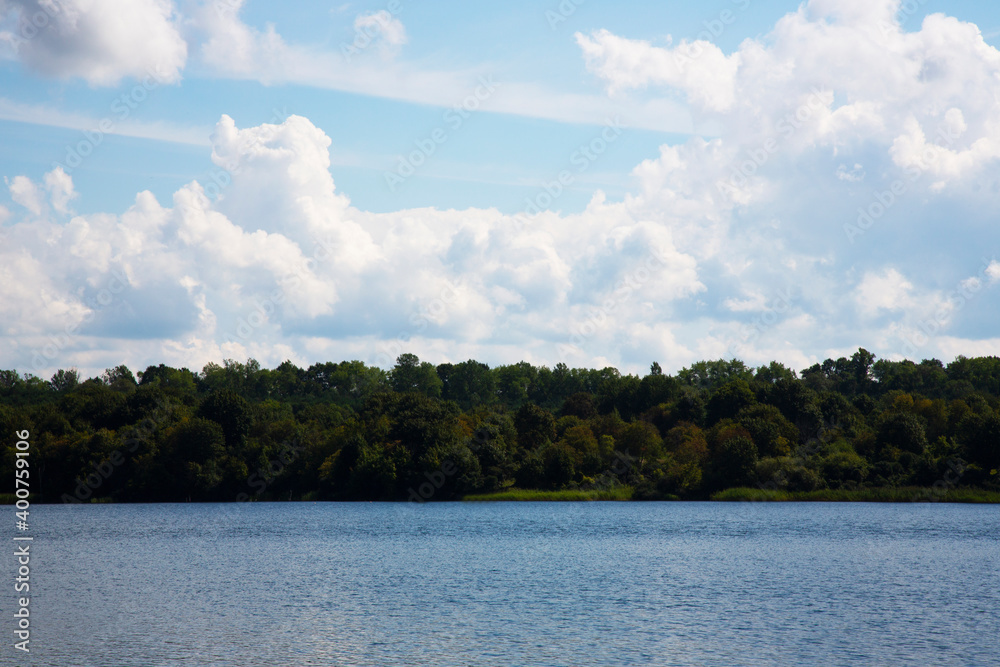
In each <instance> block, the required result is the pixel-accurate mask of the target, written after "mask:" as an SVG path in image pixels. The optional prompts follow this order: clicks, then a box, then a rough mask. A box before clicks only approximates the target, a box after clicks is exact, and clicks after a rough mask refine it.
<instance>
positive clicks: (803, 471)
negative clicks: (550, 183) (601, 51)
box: [0, 349, 1000, 502]
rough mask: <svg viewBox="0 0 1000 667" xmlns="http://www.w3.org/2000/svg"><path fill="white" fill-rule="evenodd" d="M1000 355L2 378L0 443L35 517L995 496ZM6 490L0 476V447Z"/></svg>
mask: <svg viewBox="0 0 1000 667" xmlns="http://www.w3.org/2000/svg"><path fill="white" fill-rule="evenodd" d="M998 407H1000V358H997V357H989V358H978V359H967V358H964V357H959V358H958V359H956V360H955V361H953V362H951V363H950V364H948V365H947V366H945V365H944V364H942V363H941V362H939V361H937V360H925V361H923V362H921V363H919V364H917V363H913V362H911V361H900V362H892V361H886V360H877V361H876V359H875V357H874V356H873V355H872V354H870V353H869V352H867V351H865V350H863V349H861V350H858V352H857V353H855V354H854V355H853V356H851V358H849V359H848V358H841V359H836V360H832V359H828V360H827V361H825V362H823V363H822V364H817V365H815V366H812V367H811V368H807V369H805V370H804V371H802V372H801V374H798V373H795V372H794V371H792V370H790V369H788V368H786V367H784V366H783V365H781V364H778V363H771V364H770V365H768V366H762V367H760V368H751V367H747V366H746V365H744V364H743V363H742V362H741V361H738V360H731V361H724V360H720V361H706V362H699V363H696V364H693V365H692V366H691V367H690V368H684V369H683V370H681V371H680V372H679V373H678V374H677V375H676V376H669V375H666V374H663V373H662V371H661V370H660V367H659V365H658V364H655V363H654V364H653V365H652V367H651V369H650V372H649V374H648V375H646V376H645V377H637V376H634V375H621V374H620V373H619V372H618V371H617V370H615V369H614V368H604V369H601V370H587V369H570V368H567V367H566V366H565V365H564V364H559V365H557V366H556V367H555V368H552V369H550V368H547V367H540V368H539V367H535V366H532V365H530V364H528V363H524V362H522V363H518V364H513V365H509V366H499V367H496V368H489V367H488V366H487V365H486V364H483V363H479V362H477V361H471V360H470V361H466V362H463V363H459V364H441V365H439V366H436V367H435V366H434V365H432V364H430V363H427V362H421V361H420V360H419V359H418V358H417V357H416V356H414V355H412V354H404V355H402V356H400V357H399V359H398V360H397V362H396V365H395V367H394V368H393V369H392V370H390V371H384V370H382V369H380V368H377V367H371V366H366V365H365V364H364V363H362V362H359V361H350V362H346V361H345V362H341V363H323V364H315V365H313V366H310V367H309V368H306V369H303V368H298V367H296V366H295V365H294V364H292V363H290V362H285V363H283V364H281V365H280V366H278V367H277V368H275V369H273V370H272V369H265V368H261V367H260V366H259V364H258V363H257V362H256V361H254V360H250V361H249V362H248V363H245V364H244V363H239V362H234V361H226V362H225V363H224V364H223V365H222V366H219V365H217V364H209V365H207V366H206V367H205V368H204V369H202V371H201V372H193V371H190V370H188V369H186V368H181V369H177V368H170V367H167V366H164V365H160V366H150V367H149V368H147V369H146V370H145V371H143V372H141V373H138V374H133V373H132V371H131V370H129V369H128V368H126V367H124V366H120V367H118V368H114V369H109V370H108V371H106V372H105V373H104V374H103V375H102V376H101V377H99V378H92V379H89V380H86V381H81V380H80V378H79V377H78V374H77V373H76V371H74V370H61V371H59V372H58V373H56V374H55V375H54V376H53V377H52V378H51V380H49V381H48V382H46V381H44V380H42V379H40V378H37V377H33V376H30V375H25V376H22V375H19V374H18V373H16V372H14V371H0V432H2V433H5V434H13V433H14V431H15V430H22V429H29V430H30V431H31V434H32V443H33V456H34V461H33V466H32V471H33V479H32V489H33V490H34V491H35V492H37V493H38V494H39V495H40V496H41V499H42V500H44V501H48V502H60V501H62V502H89V501H93V500H114V501H124V502H129V501H185V500H196V501H202V500H247V499H331V500H360V499H364V500H405V499H411V500H429V499H434V500H447V499H454V498H459V497H462V496H464V495H466V494H471V493H493V492H497V491H502V490H504V489H509V488H521V489H539V490H572V489H579V490H593V491H600V490H610V489H615V488H620V487H625V486H628V487H631V488H633V489H635V496H636V497H639V498H669V497H680V498H705V497H708V495H709V494H711V493H713V492H718V491H720V490H724V489H728V488H732V487H747V486H749V487H759V488H761V489H766V490H775V491H789V492H794V491H814V490H820V489H831V490H839V489H848V490H849V489H865V488H883V487H903V486H920V487H924V488H927V489H929V490H930V489H933V490H935V492H936V491H940V490H941V489H945V490H946V489H950V488H953V487H976V488H983V489H992V490H997V489H998V488H1000V477H998V472H997V469H998V468H1000V413H998ZM3 447H4V449H3V456H2V458H0V466H2V468H3V471H2V476H3V477H4V478H7V479H10V478H12V477H13V460H14V454H13V452H14V442H13V438H12V437H7V438H5V442H4V443H3Z"/></svg>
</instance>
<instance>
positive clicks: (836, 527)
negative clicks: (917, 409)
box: [0, 502, 1000, 667]
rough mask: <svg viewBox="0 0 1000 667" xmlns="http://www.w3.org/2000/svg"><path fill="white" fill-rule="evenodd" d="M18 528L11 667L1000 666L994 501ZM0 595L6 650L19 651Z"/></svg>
mask: <svg viewBox="0 0 1000 667" xmlns="http://www.w3.org/2000/svg"><path fill="white" fill-rule="evenodd" d="M9 509H10V513H11V514H13V512H14V509H13V508H9ZM31 518H32V520H33V521H32V534H33V535H34V536H35V541H34V543H33V546H32V561H31V565H32V570H31V586H32V599H31V605H30V607H31V620H32V629H33V633H32V636H31V648H32V651H31V654H30V660H28V661H24V660H21V662H19V663H17V664H22V665H29V664H30V665H45V666H49V665H51V666H58V667H68V666H76V665H81V666H84V665H85V666H87V667H92V666H95V665H100V666H110V665H182V664H183V665H193V666H208V665H226V666H227V667H231V666H236V665H239V666H256V665H267V666H269V667H270V666H277V665H737V664H739V665H775V664H782V665H792V664H808V665H857V664H883V665H887V664H891V665H929V664H934V665H996V664H998V663H1000V654H998V649H1000V643H998V637H1000V507H998V506H995V505H993V506H988V505H951V504H851V503H681V502H674V503H639V502H632V503H613V502H607V503H483V504H476V503H430V504H426V505H415V504H405V503H243V504H235V503H233V504H176V505H170V504H163V505H52V506H44V505H42V506H32V512H31ZM12 522H13V517H11V523H12ZM8 539H9V538H8ZM7 551H8V556H7V557H6V560H5V561H4V563H5V564H6V567H5V571H6V572H8V573H9V574H8V575H7V576H9V577H10V578H11V579H12V578H13V575H12V574H10V573H13V572H14V570H15V565H14V562H13V558H12V557H11V556H10V555H9V552H10V551H11V550H9V549H8V550H7ZM4 589H5V590H6V591H7V593H5V594H4V596H2V598H0V599H2V605H3V606H2V607H0V608H2V609H3V610H4V617H5V619H6V620H5V622H4V624H5V625H4V627H5V628H6V629H5V631H4V636H5V637H7V638H8V640H7V645H6V646H4V649H3V651H4V658H5V659H6V658H7V657H9V656H13V657H15V658H17V657H19V656H23V654H20V652H15V651H14V650H13V649H12V648H11V643H12V642H11V641H10V639H9V638H10V637H11V630H12V624H11V621H10V614H9V613H8V612H9V611H10V609H11V607H12V603H13V600H14V594H13V592H12V591H11V587H10V586H4ZM0 662H2V663H3V664H13V663H7V662H4V661H3V660H0Z"/></svg>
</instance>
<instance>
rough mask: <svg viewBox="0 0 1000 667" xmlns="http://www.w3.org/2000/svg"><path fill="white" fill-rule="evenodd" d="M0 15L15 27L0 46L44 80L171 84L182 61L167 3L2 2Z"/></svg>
mask: <svg viewBox="0 0 1000 667" xmlns="http://www.w3.org/2000/svg"><path fill="white" fill-rule="evenodd" d="M0 14H2V16H4V17H12V18H13V20H14V22H15V24H17V25H18V26H19V27H18V29H16V30H13V31H7V32H3V33H0V42H2V43H4V44H6V45H7V47H8V48H9V49H10V51H11V52H12V53H13V54H14V56H15V57H16V58H17V59H18V60H20V61H21V62H23V63H24V64H25V65H26V66H28V67H30V68H32V69H34V70H36V71H38V72H41V73H43V74H45V75H47V76H53V77H58V78H71V77H79V78H82V79H84V80H85V81H87V82H88V83H90V84H91V85H95V86H109V85H115V84H117V83H118V82H119V81H121V80H122V79H123V78H126V77H133V78H137V79H143V78H146V77H153V78H154V79H156V80H157V81H160V82H164V83H172V82H176V81H178V80H179V79H180V76H181V70H182V69H183V68H184V64H185V61H186V59H187V42H186V41H185V40H184V38H183V37H182V36H181V34H180V31H179V30H178V25H177V24H178V15H177V14H176V12H175V8H174V5H173V3H172V2H170V1H169V0H58V1H56V0H5V2H3V3H0Z"/></svg>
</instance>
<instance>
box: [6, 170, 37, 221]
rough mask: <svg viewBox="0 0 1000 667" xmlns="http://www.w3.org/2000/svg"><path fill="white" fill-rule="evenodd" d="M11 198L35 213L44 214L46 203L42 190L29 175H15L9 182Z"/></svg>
mask: <svg viewBox="0 0 1000 667" xmlns="http://www.w3.org/2000/svg"><path fill="white" fill-rule="evenodd" d="M8 189H9V190H10V196H11V199H13V200H14V201H15V202H16V203H18V204H20V205H21V206H23V207H24V208H26V209H28V210H29V211H31V212H32V213H34V214H35V215H41V214H42V208H43V207H44V205H45V203H44V200H43V196H42V193H41V190H40V189H39V188H38V186H37V185H35V184H34V183H33V182H32V181H31V179H30V178H28V177H27V176H15V177H14V180H12V181H10V183H8Z"/></svg>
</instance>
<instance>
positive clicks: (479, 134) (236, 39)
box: [0, 0, 1000, 375]
mask: <svg viewBox="0 0 1000 667" xmlns="http://www.w3.org/2000/svg"><path fill="white" fill-rule="evenodd" d="M32 16H34V17H36V20H37V21H38V22H39V23H40V25H41V27H40V29H39V30H37V34H36V31H34V30H33V29H31V28H30V27H29V28H27V29H26V28H25V26H24V21H25V20H28V19H30V17H32ZM0 17H2V18H0V78H2V79H0V80H2V85H0V172H2V174H3V175H4V177H5V179H6V185H7V187H6V188H5V189H3V190H2V191H0V206H2V207H3V208H0V225H2V226H0V234H2V236H0V259H6V264H5V269H4V271H3V272H2V275H0V278H2V279H3V281H4V282H5V287H3V288H0V318H2V321H4V322H5V323H6V325H5V327H4V329H3V331H0V336H2V337H3V338H4V341H5V344H4V345H3V346H2V348H0V367H14V368H18V369H19V370H22V371H31V372H36V373H38V374H40V375H46V374H48V373H51V372H52V371H53V370H54V369H56V368H60V367H69V366H75V367H78V368H80V369H81V370H83V371H85V372H91V373H94V372H99V371H100V370H102V369H103V368H104V367H107V366H113V365H116V364H117V363H121V362H122V361H125V362H126V363H129V364H131V365H133V366H135V367H138V368H141V367H144V366H145V364H148V363H159V362H161V361H163V362H167V363H172V364H175V365H186V366H189V367H193V368H200V367H201V365H203V364H204V363H206V362H208V361H212V360H215V361H218V360H221V359H222V358H228V357H231V358H246V357H248V356H254V357H256V358H258V359H260V360H261V361H262V362H263V363H266V364H276V363H279V362H280V361H282V360H283V359H284V358H290V359H292V360H293V361H295V362H297V363H301V364H308V363H312V362H315V361H322V360H328V359H342V358H359V359H362V360H364V361H366V362H368V363H378V364H380V365H383V366H385V365H390V364H391V360H392V359H393V358H394V356H395V354H398V352H401V351H414V352H417V353H418V354H420V356H421V357H424V358H427V359H429V360H431V361H434V362H435V363H439V362H441V361H445V360H450V361H460V360H463V359H465V358H469V357H475V358H479V359H481V360H483V361H487V362H488V363H491V364H498V363H510V362H514V361H518V360H520V359H522V358H523V359H527V360H529V361H532V362H534V363H539V364H542V363H544V364H548V365H552V364H555V363H557V362H559V361H565V362H566V363H569V364H571V365H585V366H600V365H606V364H610V365H616V366H618V367H620V368H621V369H622V370H630V371H642V370H643V369H645V368H648V365H649V363H650V362H651V361H653V360H654V359H655V360H659V361H660V362H661V364H663V365H664V367H665V368H668V369H671V370H677V369H678V368H680V367H681V366H683V365H686V364H688V363H690V362H692V361H695V360H698V359H702V358H718V357H721V356H726V357H730V356H740V357H743V358H746V359H747V360H748V361H749V362H751V363H764V362H766V361H768V360H770V359H778V360H780V361H783V362H785V363H787V364H789V365H790V366H792V367H793V368H801V367H804V365H806V364H809V363H812V362H814V361H820V360H822V359H823V358H825V357H827V356H838V355H840V354H849V352H850V351H851V350H852V349H856V348H857V347H858V346H865V347H867V348H868V349H871V350H872V351H874V352H876V354H879V355H880V356H886V357H892V358H900V357H904V356H905V357H910V358H917V359H919V358H923V357H930V356H937V357H940V358H943V359H945V360H949V359H950V358H952V357H954V356H955V355H956V354H966V355H974V354H986V353H989V354H993V353H997V352H998V351H1000V338H998V336H997V334H996V331H995V324H996V320H995V318H994V317H993V316H992V313H993V312H995V305H996V296H995V294H994V293H993V291H992V290H991V288H992V286H993V283H994V281H996V280H998V279H1000V264H997V265H995V266H994V265H993V264H992V263H991V262H992V261H993V255H994V253H995V252H997V248H996V247H995V246H996V245H997V244H996V237H997V234H996V228H995V223H994V221H993V220H992V219H991V217H990V215H989V213H988V211H989V210H995V205H996V204H997V201H996V197H997V194H996V192H997V189H998V185H997V172H996V167H997V158H998V156H1000V136H998V132H1000V112H998V109H997V108H996V104H995V103H994V102H993V101H992V100H994V99H997V97H995V95H996V93H1000V90H996V88H997V87H1000V84H998V83H997V81H998V77H997V74H998V73H1000V64H998V62H1000V52H998V51H997V50H996V47H997V46H998V45H1000V42H998V40H1000V8H998V7H997V6H996V5H995V4H994V3H984V2H970V1H952V2H947V3H945V2H941V1H935V0H926V1H925V2H920V1H919V0H911V1H909V2H901V1H899V0H866V1H864V2H862V1H861V0H843V1H840V2H834V1H833V0H811V1H810V2H805V3H801V4H800V3H797V2H781V1H777V0H771V1H765V0H735V1H734V0H715V1H713V2H705V3H655V2H618V3H603V2H597V1H595V0H585V1H583V2H579V4H576V3H575V2H573V1H572V0H565V1H564V2H563V3H562V4H560V3H559V2H551V3H537V2H532V3H528V2H504V3H474V4H469V3H459V2H437V3H433V5H432V6H428V3H416V2H408V1H407V0H398V1H396V2H391V1H390V2H371V3H330V4H324V3H312V2H302V3H294V5H293V6H292V7H288V6H285V5H283V4H280V3H273V2H262V1H259V0H247V1H246V2H243V1H240V0H213V1H211V2H203V1H193V0H192V1H184V0H180V1H175V2H172V3H171V2H154V1H153V0H135V1H134V2H130V3H127V4H126V5H120V3H117V2H115V1H113V0H95V1H94V2H87V3H85V2H82V1H81V0H45V1H42V0H32V1H28V0H25V1H20V0H18V1H9V2H6V3H4V4H2V5H0ZM39 17H40V18H39ZM928 17H929V18H928ZM366 27H367V30H368V32H369V33H370V39H369V38H368V37H359V35H361V34H362V31H363V30H365V29H366ZM352 44H353V45H354V46H355V47H356V50H354V51H353V52H350V53H348V51H350V49H348V51H345V47H346V46H347V45H352ZM151 72H154V73H155V78H150V73H151ZM483 82H487V84H484V83H483ZM817 91H818V92H817ZM462 105H464V109H461V110H460V111H456V110H455V107H459V108H461V107H462ZM796 113H800V114H801V116H802V118H801V119H800V120H799V121H796V120H795V114H796ZM783 119H784V122H785V125H782V120H783ZM789 119H791V121H792V122H791V124H789ZM609 124H610V125H611V127H612V129H608V126H609ZM619 126H620V127H621V130H617V129H614V128H617V127H619ZM102 127H103V128H104V131H101V129H100V128H102ZM612 130H613V131H612ZM785 130H787V133H786V132H785ZM942 132H944V133H945V134H944V135H942V134H941V133H942ZM949 132H950V133H951V134H948V133H949ZM938 136H949V137H952V138H951V139H950V140H949V142H948V143H947V145H944V146H938V147H937V148H933V147H928V146H929V145H932V144H933V142H934V140H935V137H938ZM434 137H437V139H436V140H435V139H434ZM420 146H424V147H427V146H431V147H433V150H432V151H431V150H427V149H426V148H424V149H421V148H420ZM588 146H590V147H597V148H599V149H600V150H599V151H598V152H595V153H593V154H591V153H588V152H587V151H586V150H585V149H586V148H587V147H588ZM80 151H85V152H86V153H87V155H86V156H80V158H79V159H77V155H78V154H79V152H80ZM762 151H763V152H762ZM934 151H937V152H936V153H935V152H934ZM755 156H757V158H755ZM755 159H756V161H755ZM401 160H405V161H409V163H410V166H413V174H412V176H411V175H408V172H406V174H405V175H404V176H403V177H402V178H401V179H400V178H394V177H393V176H390V174H393V173H395V174H396V176H400V174H404V172H405V171H406V170H405V169H402V170H401V167H400V161H401ZM414 162H419V164H413V163H414ZM54 170H55V171H54ZM911 174H912V178H911V176H910V175H911ZM560 175H563V180H564V182H563V183H562V184H560V183H559V179H560ZM220 179H221V180H220ZM221 182H224V187H222V188H221V189H220V188H219V187H217V184H218V183H221ZM230 183H231V184H230ZM720 183H721V184H723V185H722V186H721V187H720ZM727 183H728V185H726V184H727ZM894 184H896V185H897V186H898V187H897V189H898V190H899V194H892V192H893V185H894ZM546 187H548V191H547V193H546ZM556 190H558V193H557V194H556V195H555V196H554V197H547V194H549V195H551V194H552V193H554V192H556ZM142 193H148V194H142ZM883 193H889V194H888V195H883ZM889 196H891V203H889V204H888V205H883V204H885V202H889V201H890V200H889V199H887V198H886V197H889ZM880 197H881V199H880ZM550 199H551V201H549V200H550ZM532 202H535V203H543V204H544V205H542V206H540V207H539V211H540V212H539V214H538V215H537V216H529V218H524V217H521V214H523V213H524V212H525V211H526V210H528V212H530V213H533V212H534V210H533V209H532V207H531V205H530V204H531V203H532ZM879 206H882V209H880V208H879ZM873 207H874V208H873ZM990 207H993V209H991V208H990ZM865 211H875V212H876V213H878V215H875V216H874V217H872V216H871V215H869V216H868V217H867V218H865V217H864V216H863V213H864V212H865ZM864 220H870V221H871V222H870V224H868V225H867V226H865V225H866V224H867V223H865V222H864ZM859 224H860V225H861V226H859ZM318 239H328V242H327V244H328V245H329V246H330V248H331V249H329V255H330V257H331V259H323V260H322V261H313V262H312V263H311V264H310V263H309V260H310V258H312V259H313V260H316V257H315V255H316V248H317V240H318ZM319 245H320V246H322V244H319ZM650 253H652V254H650ZM650 257H653V258H654V259H653V260H652V265H653V268H650ZM656 257H659V258H660V259H655V258H656ZM116 271H117V272H120V274H121V275H122V276H124V278H123V279H122V281H121V282H122V284H123V285H124V287H123V289H122V290H121V292H116V293H115V294H113V295H112V296H111V303H110V304H108V305H102V304H98V303H96V302H95V301H94V299H96V298H98V296H99V295H100V294H101V290H102V289H107V285H109V284H111V281H113V280H115V279H114V277H113V276H114V275H115V273H114V272H116ZM647 274H648V275H647ZM644 276H645V277H644ZM972 287H975V288H976V289H975V290H974V291H973V290H972ZM962 290H964V291H962ZM269 295H270V296H269ZM274 295H278V296H276V297H274ZM445 295H447V298H446V296H445ZM272 297H274V298H273V301H274V303H273V304H270V305H269V302H268V299H269V298H272ZM786 297H787V298H786ZM785 300H787V301H788V303H787V304H784V301H785ZM262 304H263V305H262ZM782 304H784V305H782ZM779 310H780V312H778V311H779ZM255 313H256V316H255V317H254V319H255V321H258V320H259V324H257V325H251V324H250V323H249V321H248V318H250V317H251V316H254V314H255ZM241 323H243V324H242V325H241ZM241 326H242V330H244V331H245V332H249V333H248V335H245V336H243V335H240V334H238V333H236V332H237V330H238V329H240V328H241ZM67 330H70V331H71V333H67ZM123 356H124V359H122V358H120V357H123Z"/></svg>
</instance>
